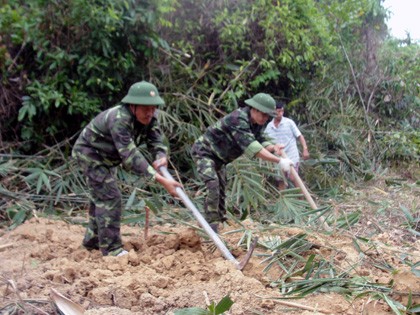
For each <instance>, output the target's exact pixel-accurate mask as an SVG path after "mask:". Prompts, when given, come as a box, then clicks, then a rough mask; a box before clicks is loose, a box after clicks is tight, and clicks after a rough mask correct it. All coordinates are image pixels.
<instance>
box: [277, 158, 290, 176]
mask: <svg viewBox="0 0 420 315" xmlns="http://www.w3.org/2000/svg"><path fill="white" fill-rule="evenodd" d="M291 166H292V167H293V162H292V160H291V159H289V158H280V162H279V167H280V169H281V170H282V171H283V172H286V173H287V172H289V171H290V167H291Z"/></svg>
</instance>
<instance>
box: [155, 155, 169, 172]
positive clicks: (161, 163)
mask: <svg viewBox="0 0 420 315" xmlns="http://www.w3.org/2000/svg"><path fill="white" fill-rule="evenodd" d="M152 166H153V168H154V169H155V170H157V171H158V172H159V168H160V167H161V166H164V167H168V159H167V158H166V156H164V157H162V158H160V159H157V160H156V161H154V162H153V164H152Z"/></svg>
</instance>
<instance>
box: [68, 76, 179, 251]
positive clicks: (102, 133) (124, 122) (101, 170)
mask: <svg viewBox="0 0 420 315" xmlns="http://www.w3.org/2000/svg"><path fill="white" fill-rule="evenodd" d="M161 105H164V101H163V99H162V98H161V97H160V96H159V93H158V91H157V89H156V87H155V86H154V85H153V84H151V83H148V82H145V81H142V82H138V83H135V84H133V85H132V86H131V87H130V89H129V91H128V94H127V95H126V96H125V97H124V98H123V99H122V101H121V104H119V105H117V106H115V107H113V108H110V109H108V110H105V111H104V112H102V113H100V114H99V115H97V116H96V117H95V118H94V119H93V120H92V121H91V122H90V123H89V124H88V125H87V126H86V127H85V128H84V129H83V131H82V133H81V134H80V136H79V138H78V139H77V141H76V143H75V145H74V147H73V152H72V156H73V158H75V159H76V160H77V162H78V164H79V165H80V167H81V168H82V170H83V173H84V175H85V176H86V178H87V184H88V188H89V193H90V198H91V202H90V209H89V224H88V227H87V230H86V234H85V237H84V239H83V246H84V247H85V248H87V249H89V250H91V249H100V250H101V252H102V254H103V255H112V256H121V255H124V254H126V253H127V252H126V251H125V250H124V249H123V246H122V242H121V236H120V218H121V206H122V202H121V193H120V191H119V189H118V186H117V183H116V167H117V166H118V165H120V164H121V165H122V166H123V167H124V168H126V169H128V170H130V171H132V172H133V173H134V174H137V175H142V176H145V177H146V178H147V179H148V180H151V181H152V180H156V181H157V182H159V183H160V184H161V185H162V186H163V187H164V188H165V189H166V190H167V191H168V192H169V193H170V194H171V195H173V196H176V191H175V189H176V187H181V184H179V183H178V182H176V181H174V180H169V179H166V178H165V177H163V176H162V175H161V174H159V173H158V172H157V171H156V170H158V169H159V167H161V166H167V162H168V161H167V152H168V149H167V147H166V146H165V145H164V144H163V134H162V132H161V130H160V128H159V124H158V122H157V119H156V109H157V106H161ZM142 143H145V144H146V145H147V147H148V149H149V150H150V151H151V152H152V153H153V155H154V157H155V161H154V162H153V167H152V166H151V165H150V164H149V162H148V161H147V160H146V158H145V157H144V156H143V154H142V153H140V151H139V150H138V148H137V146H139V145H140V144H142Z"/></svg>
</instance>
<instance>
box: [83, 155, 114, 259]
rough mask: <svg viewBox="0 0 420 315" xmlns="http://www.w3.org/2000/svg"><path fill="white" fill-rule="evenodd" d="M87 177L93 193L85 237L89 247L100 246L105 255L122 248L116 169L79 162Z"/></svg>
mask: <svg viewBox="0 0 420 315" xmlns="http://www.w3.org/2000/svg"><path fill="white" fill-rule="evenodd" d="M78 163H79V165H80V166H81V167H82V169H83V173H84V175H85V176H86V179H87V185H88V188H89V194H90V199H91V201H90V206H89V223H88V226H87V228H86V233H85V236H84V239H83V246H84V247H85V248H87V249H99V250H101V252H102V254H103V255H104V256H106V255H109V254H110V255H116V254H118V253H119V252H120V251H121V250H122V241H121V236H120V225H121V223H120V222H121V205H122V202H121V193H120V191H119V189H118V186H117V183H116V169H115V168H108V167H106V166H104V165H93V164H89V163H86V162H84V161H80V160H79V161H78Z"/></svg>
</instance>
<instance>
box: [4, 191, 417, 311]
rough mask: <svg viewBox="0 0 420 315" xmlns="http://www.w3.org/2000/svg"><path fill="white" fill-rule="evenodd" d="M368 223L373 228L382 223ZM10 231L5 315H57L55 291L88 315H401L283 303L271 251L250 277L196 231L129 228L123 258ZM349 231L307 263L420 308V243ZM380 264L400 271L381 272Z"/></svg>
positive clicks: (59, 226) (34, 227)
mask: <svg viewBox="0 0 420 315" xmlns="http://www.w3.org/2000/svg"><path fill="white" fill-rule="evenodd" d="M392 198H395V196H394V195H393V196H392ZM364 224H365V225H364V227H366V229H367V228H368V227H369V226H371V225H369V224H372V223H368V222H364ZM249 225H250V226H252V225H253V223H252V222H249ZM235 228H237V227H235V226H225V227H224V229H223V230H222V234H221V235H222V238H223V239H224V240H225V241H226V243H227V244H228V245H229V247H230V248H231V249H232V253H233V254H234V255H235V256H237V257H238V260H240V259H241V257H243V255H244V254H245V250H244V249H242V248H238V247H236V244H238V240H239V239H240V237H241V235H242V234H240V233H226V232H229V231H231V232H232V231H233V230H235ZM0 232H1V233H2V237H1V239H0V260H1V274H2V281H1V283H0V294H1V296H2V297H3V299H2V301H1V302H0V313H2V314H3V313H5V314H7V313H9V314H10V313H12V314H13V312H15V314H18V312H17V311H16V309H17V305H20V307H23V308H24V310H23V311H25V310H26V311H30V312H32V313H33V314H46V313H47V314H54V312H55V310H54V306H53V304H52V303H51V299H50V294H51V289H52V288H54V289H55V290H57V291H58V292H60V293H61V294H63V295H64V296H66V297H68V298H69V299H71V300H72V301H74V302H75V303H78V304H80V305H81V306H83V308H84V309H86V312H85V314H119V315H121V314H123V315H124V314H143V315H144V314H173V312H174V311H175V310H176V309H180V308H185V307H201V308H206V306H207V305H208V304H209V303H211V302H213V301H214V302H216V303H217V302H219V301H220V300H221V299H222V298H223V297H225V296H226V295H229V296H230V298H231V299H232V300H233V301H234V304H233V306H232V308H231V309H230V311H229V314H285V313H287V314H315V313H316V311H318V312H319V313H329V314H392V312H391V310H390V308H389V306H388V305H387V304H386V303H385V302H384V301H383V300H379V301H378V300H376V301H373V302H372V300H371V299H369V297H361V298H359V299H356V300H352V299H346V298H345V297H344V295H342V294H338V293H334V292H331V291H330V292H323V293H316V294H311V295H308V296H306V297H305V298H304V299H301V300H292V301H290V300H289V305H286V304H285V303H283V301H284V300H279V299H278V298H280V297H282V296H283V295H282V294H281V293H282V292H280V290H279V288H278V287H275V286H272V285H271V284H272V282H273V281H276V280H277V279H280V278H281V276H282V274H283V273H284V270H282V268H281V267H280V266H276V267H273V268H271V269H270V270H269V272H264V271H263V269H264V268H265V267H266V264H264V263H261V262H262V260H263V258H264V257H261V254H266V255H270V253H269V252H267V251H264V249H263V248H261V246H260V247H258V248H257V249H256V252H255V253H254V255H253V257H252V259H251V260H250V262H249V263H248V265H247V266H246V267H245V269H244V270H243V271H238V270H237V269H236V267H235V266H234V264H233V263H232V262H230V261H227V260H225V259H224V258H223V257H222V255H221V254H220V252H219V251H218V250H217V249H216V248H215V247H214V245H212V243H211V242H205V241H204V238H203V237H202V236H201V235H198V234H197V232H196V230H195V229H192V228H189V227H183V226H171V225H163V226H153V227H152V228H150V229H149V236H148V238H147V239H145V238H144V231H143V230H141V229H140V228H139V227H131V226H123V227H122V236H123V241H124V247H125V249H126V250H128V251H129V254H128V255H126V256H123V257H102V255H101V254H100V252H99V251H91V252H89V251H87V250H85V249H84V248H82V247H81V242H82V237H83V234H84V228H83V227H82V226H80V225H74V224H70V223H66V222H64V221H59V220H52V219H47V218H33V219H31V220H29V221H27V222H26V223H24V224H23V225H21V226H19V227H18V228H16V229H15V230H13V231H0ZM302 232H305V233H308V231H304V230H303V229H300V228H298V227H290V226H288V227H281V226H276V227H273V228H272V229H270V230H269V234H267V235H264V232H261V231H260V239H261V240H262V241H263V240H264V239H266V238H267V237H272V236H273V235H274V236H278V237H281V238H283V239H286V238H288V237H290V236H293V235H298V234H299V233H302ZM346 233H347V232H343V231H341V230H340V232H338V231H337V232H334V233H330V234H329V233H323V232H310V233H309V234H308V239H309V240H310V241H311V242H312V244H313V246H312V248H310V249H308V252H307V253H306V254H305V256H309V255H310V254H316V255H320V256H322V257H326V259H329V260H330V261H331V263H334V265H335V266H337V269H339V270H337V272H338V273H339V272H343V271H346V272H348V273H350V274H352V276H354V277H362V278H363V277H365V278H369V279H370V280H371V281H372V283H384V284H386V283H390V282H391V281H393V290H394V294H393V296H392V297H393V298H394V299H395V300H397V301H400V302H401V303H403V304H404V303H407V299H408V293H409V292H410V291H411V292H413V293H414V295H413V301H414V303H420V296H419V294H418V292H420V278H419V277H416V276H415V275H414V274H413V272H412V270H411V269H410V267H409V264H407V263H405V261H404V259H401V257H402V255H406V256H405V257H407V255H408V254H407V253H409V255H410V259H411V260H412V261H414V262H415V259H417V260H418V259H419V258H420V241H419V240H416V238H412V239H407V238H404V237H402V236H401V231H400V229H399V227H396V228H394V229H392V228H389V229H387V230H386V231H382V233H379V234H377V235H373V236H372V238H371V240H370V242H369V243H367V244H366V246H363V244H362V245H360V244H359V245H358V246H355V244H354V235H350V234H348V235H347V234H346ZM372 244H375V246H374V247H373V246H372ZM360 247H361V248H360ZM378 262H380V263H382V265H384V266H386V265H387V264H388V266H392V268H393V270H392V271H387V270H385V269H384V268H379V267H377V265H378ZM374 266H376V267H374ZM416 293H417V295H416ZM292 302H293V303H295V304H296V305H293V304H290V303H292ZM315 310H316V311H315ZM23 311H22V312H23ZM305 312H306V313H305Z"/></svg>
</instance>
